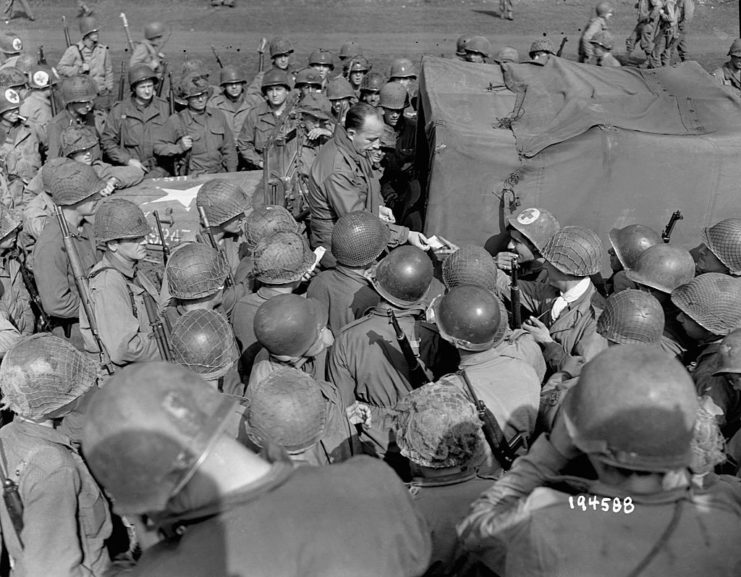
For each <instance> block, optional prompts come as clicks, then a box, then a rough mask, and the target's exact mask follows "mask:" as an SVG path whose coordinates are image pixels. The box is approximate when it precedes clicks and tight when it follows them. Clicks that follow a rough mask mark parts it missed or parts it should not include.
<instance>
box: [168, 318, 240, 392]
mask: <svg viewBox="0 0 741 577" xmlns="http://www.w3.org/2000/svg"><path fill="white" fill-rule="evenodd" d="M170 334H171V337H170V345H171V347H172V360H173V362H176V363H178V364H179V365H183V366H184V367H186V368H188V369H190V370H191V371H193V372H194V373H197V374H199V375H201V377H203V378H204V379H206V380H208V381H212V380H216V379H219V378H221V377H223V376H224V375H225V374H226V373H227V372H229V369H231V367H232V366H233V365H234V363H235V362H236V361H237V359H238V358H239V351H238V350H237V343H236V341H235V339H234V332H233V331H232V327H231V325H230V324H229V322H228V321H227V320H226V318H224V315H222V314H220V313H218V312H216V311H212V310H207V309H196V310H192V311H188V312H186V313H185V314H183V315H182V316H181V317H179V318H178V319H177V320H176V321H175V323H174V324H173V325H172V329H171V330H170Z"/></svg>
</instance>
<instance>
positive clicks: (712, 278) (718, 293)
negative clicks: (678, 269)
mask: <svg viewBox="0 0 741 577" xmlns="http://www.w3.org/2000/svg"><path fill="white" fill-rule="evenodd" d="M671 298H672V302H673V303H674V305H675V306H676V307H677V308H679V310H681V311H682V312H683V313H684V314H686V315H687V316H688V317H690V318H691V319H692V320H693V321H695V322H696V323H697V324H699V325H701V326H702V327H704V328H705V329H707V330H709V331H710V332H711V333H713V334H715V335H727V334H728V333H730V332H731V331H732V330H734V329H736V328H739V327H740V326H741V279H737V278H734V277H731V276H728V275H725V274H721V273H717V272H709V273H705V274H701V275H699V276H696V277H695V278H693V279H692V280H691V281H690V282H688V283H687V284H684V285H682V286H680V287H677V288H676V289H674V290H673V291H672V297H671Z"/></svg>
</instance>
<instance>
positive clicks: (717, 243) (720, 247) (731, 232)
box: [702, 218, 741, 275]
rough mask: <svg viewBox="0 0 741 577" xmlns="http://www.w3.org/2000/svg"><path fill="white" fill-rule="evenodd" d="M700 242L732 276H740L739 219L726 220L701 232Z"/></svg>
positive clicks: (740, 225) (740, 233) (740, 220)
mask: <svg viewBox="0 0 741 577" xmlns="http://www.w3.org/2000/svg"><path fill="white" fill-rule="evenodd" d="M702 240H703V241H704V242H705V244H706V245H707V247H708V248H709V249H710V250H711V251H712V252H713V254H714V255H715V256H716V257H717V258H718V260H719V261H720V262H722V263H723V264H724V265H726V267H727V268H728V270H729V271H730V272H731V274H733V275H741V218H726V219H725V220H721V221H720V222H719V223H717V224H715V225H713V226H711V227H709V228H706V229H704V230H703V231H702Z"/></svg>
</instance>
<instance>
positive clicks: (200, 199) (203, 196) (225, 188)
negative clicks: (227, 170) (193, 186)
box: [196, 178, 250, 226]
mask: <svg viewBox="0 0 741 577" xmlns="http://www.w3.org/2000/svg"><path fill="white" fill-rule="evenodd" d="M249 205H250V201H249V199H248V198H247V195H246V194H245V192H244V190H242V187H240V186H238V185H236V184H234V183H233V182H231V181H230V180H226V179H225V178H214V179H213V180H207V181H206V182H204V183H203V184H202V185H201V188H199V189H198V194H197V195H196V206H197V207H198V208H199V209H200V208H203V212H205V213H206V218H207V219H208V223H209V225H211V226H219V225H221V224H224V223H225V222H227V221H228V220H231V219H232V218H234V217H235V216H239V215H240V214H244V211H245V210H247V208H248V207H249Z"/></svg>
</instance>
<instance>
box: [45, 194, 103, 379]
mask: <svg viewBox="0 0 741 577" xmlns="http://www.w3.org/2000/svg"><path fill="white" fill-rule="evenodd" d="M54 211H55V212H56V215H57V222H58V223H59V228H60V229H61V230H62V240H63V241H64V249H65V251H66V252H67V259H69V265H70V267H72V273H73V275H74V277H75V285H76V286H77V292H78V293H79V295H80V304H82V309H83V310H84V311H85V316H87V320H88V324H89V325H90V332H91V333H92V334H93V338H94V339H95V343H96V344H97V345H98V349H99V350H100V361H101V364H102V365H103V368H105V370H106V371H107V372H108V374H109V375H112V374H113V364H112V363H111V356H110V355H109V354H108V350H107V349H106V347H105V344H103V341H102V340H101V339H100V333H99V332H98V323H97V322H96V321H95V313H94V312H93V303H92V299H91V298H90V287H89V286H88V284H87V276H86V275H85V271H84V270H83V269H82V263H81V262H80V255H79V253H78V252H77V247H76V246H75V243H74V241H73V240H72V235H71V234H70V232H69V224H67V219H66V218H64V213H63V212H62V208H61V207H60V206H55V207H54Z"/></svg>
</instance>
